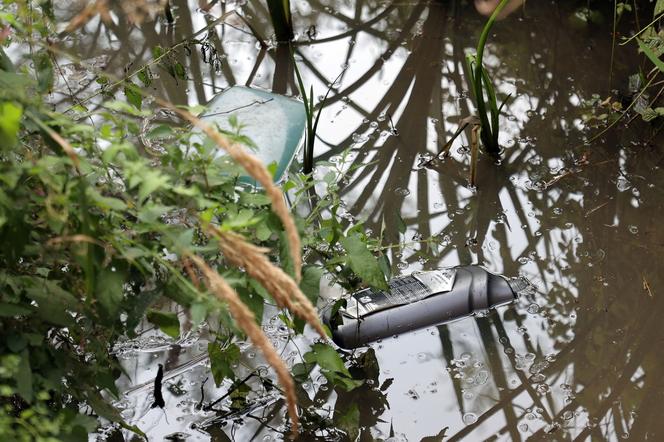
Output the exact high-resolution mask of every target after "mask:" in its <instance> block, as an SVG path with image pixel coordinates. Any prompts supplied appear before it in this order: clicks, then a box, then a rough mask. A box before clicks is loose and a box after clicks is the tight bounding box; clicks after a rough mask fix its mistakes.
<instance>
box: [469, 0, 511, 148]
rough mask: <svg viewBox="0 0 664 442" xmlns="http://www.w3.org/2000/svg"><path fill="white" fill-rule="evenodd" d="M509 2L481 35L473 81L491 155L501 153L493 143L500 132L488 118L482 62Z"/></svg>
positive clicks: (496, 14)
mask: <svg viewBox="0 0 664 442" xmlns="http://www.w3.org/2000/svg"><path fill="white" fill-rule="evenodd" d="M508 1H509V0H502V1H501V2H500V3H499V4H498V6H497V7H496V9H495V10H494V11H493V14H491V16H490V17H489V20H488V21H487V22H486V24H485V25H484V29H482V33H481V34H480V40H479V42H478V43H477V56H476V59H475V75H474V78H473V81H474V87H475V99H476V101H477V113H478V114H479V117H480V120H481V121H482V132H481V138H482V143H483V144H484V147H485V148H486V149H487V151H489V152H491V153H498V152H499V151H500V148H499V147H498V145H497V143H494V142H493V140H494V139H495V138H497V137H494V136H493V135H492V134H493V132H494V131H497V130H498V127H497V126H496V127H493V128H492V127H491V126H490V124H489V120H488V118H487V116H486V104H485V102H484V90H483V87H482V82H483V81H484V79H483V77H484V75H482V72H483V70H484V66H483V65H482V61H483V58H484V46H485V45H486V41H487V39H488V38H489V31H491V28H492V27H493V23H494V22H495V21H496V18H497V17H498V14H500V12H501V11H502V10H503V8H504V7H505V5H507V2H508Z"/></svg>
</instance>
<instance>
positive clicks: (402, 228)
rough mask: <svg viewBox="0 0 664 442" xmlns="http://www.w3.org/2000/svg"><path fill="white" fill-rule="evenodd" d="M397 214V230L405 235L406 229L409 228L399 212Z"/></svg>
mask: <svg viewBox="0 0 664 442" xmlns="http://www.w3.org/2000/svg"><path fill="white" fill-rule="evenodd" d="M395 216H396V219H397V230H398V231H399V233H401V234H402V235H403V234H404V233H406V229H408V226H406V223H405V222H404V220H403V218H402V217H401V214H400V213H399V212H396V214H395Z"/></svg>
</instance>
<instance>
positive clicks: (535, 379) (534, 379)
mask: <svg viewBox="0 0 664 442" xmlns="http://www.w3.org/2000/svg"><path fill="white" fill-rule="evenodd" d="M545 380H546V376H544V375H543V374H542V373H535V374H534V375H532V376H531V377H530V382H532V383H534V384H538V383H540V382H544V381H545Z"/></svg>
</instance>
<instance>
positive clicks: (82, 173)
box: [0, 3, 380, 440]
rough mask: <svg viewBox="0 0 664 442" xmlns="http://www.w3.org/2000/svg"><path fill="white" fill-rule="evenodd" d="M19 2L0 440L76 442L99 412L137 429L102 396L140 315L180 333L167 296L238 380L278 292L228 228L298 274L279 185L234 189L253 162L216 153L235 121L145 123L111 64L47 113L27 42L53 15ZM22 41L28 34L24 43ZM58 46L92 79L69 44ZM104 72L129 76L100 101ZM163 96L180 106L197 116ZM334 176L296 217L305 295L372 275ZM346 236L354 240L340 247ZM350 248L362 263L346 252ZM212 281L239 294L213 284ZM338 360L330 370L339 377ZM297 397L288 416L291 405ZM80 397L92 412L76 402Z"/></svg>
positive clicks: (2, 221) (7, 108) (2, 119)
mask: <svg viewBox="0 0 664 442" xmlns="http://www.w3.org/2000/svg"><path fill="white" fill-rule="evenodd" d="M25 6H26V5H25V4H24V3H22V4H21V7H20V8H18V13H19V15H18V16H13V15H12V14H13V13H10V12H7V13H6V14H4V15H2V16H0V20H6V21H7V22H8V23H10V24H11V26H12V30H13V32H15V34H14V35H13V37H12V38H13V39H15V40H14V42H17V43H18V44H17V47H18V50H14V51H13V52H12V56H13V57H16V59H15V60H13V61H14V62H12V60H10V59H9V57H7V55H6V54H5V53H4V51H3V50H2V48H0V61H2V63H0V240H2V242H3V248H2V249H1V250H0V328H1V329H2V330H3V333H2V334H1V336H0V407H2V408H3V417H2V418H1V419H0V439H2V440H40V439H44V440H48V438H51V439H53V438H60V439H66V440H87V434H88V433H89V432H91V431H93V430H94V429H95V428H96V427H97V426H98V425H99V423H100V421H99V420H97V418H101V419H102V420H105V421H112V422H116V423H118V424H119V425H121V426H123V427H125V428H127V429H131V430H132V431H135V432H136V433H138V434H142V433H141V430H140V429H138V428H136V427H134V426H132V425H131V424H130V423H127V422H125V421H124V420H123V419H122V417H121V415H120V413H119V412H118V411H117V410H116V409H114V408H113V407H112V406H111V405H110V403H109V401H110V400H112V399H114V398H117V397H118V395H119V393H120V392H119V391H118V389H117V387H116V384H115V381H116V380H117V379H118V378H119V376H121V375H122V366H121V364H120V362H119V361H118V359H117V358H116V356H115V355H114V353H113V348H114V346H115V345H116V343H118V341H119V340H121V339H126V338H132V337H135V336H136V333H137V330H138V329H137V327H138V326H139V324H140V323H141V322H142V321H143V320H144V319H147V320H148V321H149V322H151V323H152V324H154V325H155V326H156V327H157V328H159V329H160V330H161V331H162V332H163V333H164V334H165V335H166V336H169V337H171V338H172V339H178V337H179V335H180V317H179V316H178V315H176V314H175V313H173V310H175V309H173V308H172V307H173V306H175V305H177V306H180V307H183V308H184V309H187V311H188V312H189V313H190V314H191V318H192V322H193V323H194V326H196V325H198V324H200V323H201V322H203V321H204V320H205V319H206V318H208V319H209V320H210V321H211V324H210V327H211V333H212V334H213V335H216V336H224V337H228V339H224V340H223V342H224V345H223V347H220V346H219V344H218V342H220V341H222V340H219V339H218V340H217V341H216V342H214V343H212V344H211V346H209V347H208V351H209V355H210V358H211V361H212V364H211V365H212V375H213V378H214V381H215V382H216V383H220V382H221V381H222V380H223V379H224V378H228V377H234V376H235V375H234V373H233V370H232V368H231V361H233V360H235V359H237V358H238V351H237V347H236V346H235V344H234V342H237V341H240V340H243V339H245V334H249V332H248V331H247V330H250V331H251V330H256V329H258V324H256V323H255V322H256V320H258V321H260V318H261V317H262V308H263V303H264V302H265V301H266V300H268V301H270V302H275V299H276V294H275V293H272V292H271V291H269V290H267V289H266V288H265V287H264V286H263V285H262V283H261V281H259V280H257V279H256V278H253V277H252V276H250V275H249V273H248V272H247V270H246V269H247V267H246V266H242V268H240V266H238V265H236V264H234V262H233V260H232V259H231V253H230V252H229V250H228V249H224V245H223V241H224V238H226V239H228V238H233V239H234V240H235V241H240V242H241V243H242V244H243V245H244V246H245V247H249V248H250V247H251V244H255V245H259V246H261V247H264V248H265V249H267V250H270V251H271V252H270V253H269V254H266V255H265V256H264V257H265V263H266V267H268V268H269V269H271V270H273V271H276V270H275V269H279V268H281V269H285V271H286V272H287V273H290V274H293V275H295V274H296V270H295V267H296V266H295V264H294V261H295V259H294V258H293V249H292V247H291V246H292V238H291V237H289V234H288V232H287V229H286V227H285V221H284V216H285V217H289V216H290V215H289V214H288V213H285V214H284V213H281V214H280V215H278V214H277V213H275V211H273V210H272V204H274V196H275V195H276V196H277V197H279V198H281V201H282V203H283V196H282V195H281V193H280V192H277V193H274V192H273V193H272V194H268V193H266V192H263V191H252V192H249V191H248V190H247V189H246V188H241V187H238V177H239V176H240V175H242V174H245V173H246V171H245V168H244V167H243V165H247V164H248V163H242V161H234V160H233V159H232V158H231V157H228V156H219V155H218V148H219V146H218V144H219V143H220V139H221V141H223V142H232V141H233V140H235V141H245V142H248V141H249V140H245V139H244V138H243V137H242V135H241V133H240V132H241V122H237V125H234V128H235V129H237V130H235V131H234V132H233V133H229V134H227V135H228V137H225V138H224V136H223V135H222V134H219V133H218V132H216V131H214V130H213V129H211V131H212V133H207V132H206V134H207V135H208V137H203V138H202V137H201V136H200V135H197V136H196V137H193V136H192V134H191V130H190V128H189V127H186V126H184V127H178V126H176V125H173V126H171V127H168V126H164V125H158V126H156V127H153V128H149V127H148V128H142V123H143V122H144V121H145V118H146V117H148V116H150V115H151V114H152V111H151V110H147V109H146V107H147V100H144V98H145V95H146V93H145V91H144V90H143V89H142V88H141V87H140V86H139V84H140V83H143V84H144V85H145V86H147V83H149V79H150V78H151V77H150V75H149V73H148V69H147V66H142V67H139V68H138V69H136V70H135V71H134V72H133V73H132V74H128V75H127V77H126V78H121V79H119V78H113V76H112V75H111V74H110V73H106V76H105V77H104V78H106V80H105V81H102V82H99V83H98V86H97V87H99V90H97V91H96V92H95V91H92V92H91V94H92V95H91V96H90V97H88V99H89V100H88V103H89V102H91V101H92V99H91V97H92V98H94V99H96V101H95V102H94V106H90V108H92V109H94V110H90V109H89V108H88V107H85V106H83V105H81V104H80V103H81V102H82V100H81V101H78V100H77V101H76V103H78V104H74V105H72V107H71V108H70V109H68V110H67V111H65V112H61V111H58V110H53V107H52V105H51V104H49V103H47V102H46V101H45V100H43V97H44V96H45V94H47V93H48V92H49V91H50V90H52V89H55V88H57V81H56V78H57V77H56V76H55V72H56V71H55V69H54V67H53V65H52V64H51V62H50V61H51V58H50V55H51V53H50V51H51V50H54V49H50V48H42V47H41V46H40V45H39V43H38V42H37V41H33V40H29V39H31V38H32V35H33V32H39V33H40V35H41V36H42V37H43V39H42V40H43V41H46V39H47V37H48V36H50V35H52V34H53V33H54V32H55V28H56V27H55V24H54V23H53V22H52V21H50V20H49V19H48V17H41V16H37V15H36V14H38V13H39V9H32V8H28V7H25ZM22 14H27V15H22ZM28 15H29V16H28ZM37 17H40V18H41V19H40V20H35V18H37ZM28 21H30V22H31V21H34V22H35V23H38V25H37V26H35V27H34V28H30V29H29V32H28V29H27V28H26V29H23V28H21V27H20V26H19V24H20V23H21V22H28ZM15 24H16V25H15ZM2 26H4V22H0V27H2ZM27 41H30V42H31V43H32V45H27V44H25V45H22V44H21V43H22V42H27ZM171 49H172V48H171ZM164 53H167V52H164ZM58 55H59V56H62V57H71V58H72V59H73V60H74V61H75V62H76V63H80V64H81V66H84V67H86V68H88V69H90V71H91V72H92V73H93V74H95V75H97V76H99V78H102V77H101V75H102V74H101V73H100V72H99V71H96V70H94V68H93V67H91V66H86V65H85V63H84V62H83V61H82V60H79V59H77V58H76V57H75V56H72V55H69V54H65V53H63V54H58ZM160 57H161V58H160ZM155 60H166V58H165V56H163V54H162V55H159V56H158V57H156V58H155ZM153 64H154V63H153ZM16 66H19V67H18V68H17V67H16ZM176 73H177V72H176ZM146 79H147V80H146ZM137 80H138V81H137ZM110 82H112V84H113V85H115V86H116V87H117V86H120V87H121V86H125V92H129V93H128V94H126V101H117V100H113V99H110V100H109V99H108V98H109V95H110V94H105V93H103V91H102V89H103V88H105V87H107V86H105V85H108V84H111V83H110ZM163 105H164V106H171V107H172V109H173V111H174V112H176V113H179V114H180V115H185V116H189V117H191V114H192V112H193V109H183V108H176V107H174V106H172V105H170V104H168V103H164V104H163ZM189 110H191V111H192V112H189ZM189 117H188V118H189ZM81 121H85V122H87V121H91V122H93V124H83V123H81ZM190 121H195V117H191V119H190ZM314 127H315V125H314ZM220 137H221V138H220ZM229 139H230V141H229ZM143 140H149V141H154V142H155V144H157V142H158V145H159V148H158V149H155V150H154V152H148V153H146V151H145V147H146V146H145V145H144V144H143ZM229 149H230V148H229ZM231 150H232V149H231ZM234 158H235V157H234ZM241 164H243V165H241ZM249 166H251V164H249ZM264 172H265V175H266V176H268V175H269V174H268V172H267V171H264ZM339 179H340V177H339V175H338V174H335V173H332V175H331V176H329V175H328V176H326V177H325V179H324V181H325V183H327V184H328V185H329V187H328V195H326V197H325V198H322V199H321V200H320V201H319V202H318V203H316V204H314V206H313V210H312V213H311V215H310V219H308V220H307V221H308V222H306V221H305V220H303V219H301V218H297V217H296V219H295V222H294V224H293V225H294V226H295V225H297V226H299V230H300V234H301V237H302V242H303V244H304V245H305V247H306V248H307V249H308V250H311V251H312V252H313V253H312V255H313V256H314V257H315V258H312V262H311V263H310V265H309V266H307V267H305V269H304V272H303V279H302V283H301V285H300V287H301V289H302V290H305V291H307V292H308V294H309V295H310V298H309V301H308V302H310V301H311V300H315V297H316V295H317V293H316V292H317V287H318V282H319V280H320V276H321V275H322V273H323V268H324V269H326V270H327V271H328V272H331V273H334V274H335V276H336V278H337V279H338V281H339V282H340V283H341V284H342V285H344V286H345V287H352V286H354V285H356V284H358V283H359V282H360V280H361V278H366V279H367V281H366V282H367V283H370V284H374V283H375V281H380V279H379V278H377V276H376V274H375V270H376V269H379V267H378V261H377V259H376V258H375V256H376V249H377V248H378V247H379V244H378V243H377V242H376V241H375V240H372V239H370V238H368V237H366V236H365V235H360V231H361V230H362V225H361V224H357V225H355V226H352V227H351V228H350V229H349V228H348V225H347V224H344V223H342V222H341V221H340V219H339V218H338V217H337V216H336V207H338V205H339V204H340V203H339V201H340V199H339V196H338V192H337V191H338V187H335V186H338V184H337V183H338V181H339ZM268 181H269V182H270V183H271V179H269V177H268ZM318 184H320V183H316V182H314V181H313V180H311V179H310V178H308V177H305V176H303V175H300V174H295V175H294V176H293V177H292V178H291V179H289V180H287V181H286V183H285V184H284V188H285V189H287V190H292V191H293V192H294V193H295V194H296V198H305V197H306V195H307V194H308V190H309V189H311V188H312V186H315V185H318ZM273 190H274V189H272V190H271V191H273ZM288 219H290V218H288ZM291 222H293V220H292V219H291ZM315 224H318V225H319V226H320V225H324V226H325V228H324V229H315V228H313V227H312V226H313V225H315ZM224 235H226V236H224ZM345 237H353V238H355V239H356V241H358V242H359V243H360V244H362V245H363V246H364V248H361V247H358V245H357V244H353V247H354V248H353V250H348V251H344V250H342V249H341V248H340V247H335V246H336V245H337V244H338V243H339V241H340V239H341V238H345ZM355 249H357V250H355ZM252 250H254V249H252ZM259 250H261V252H260V253H263V252H262V250H263V249H259ZM347 252H348V253H347ZM349 253H350V256H347V255H348V254H349ZM360 258H362V259H364V260H365V261H369V262H368V263H367V262H363V263H362V266H358V265H357V264H354V262H358V260H359V259H360ZM371 262H374V263H375V268H373V269H372V268H371ZM353 270H355V272H356V273H357V274H358V275H359V278H358V277H357V276H356V275H355V274H354V273H353ZM286 279H288V275H286ZM224 284H226V285H224ZM220 287H222V288H223V291H224V293H226V294H228V293H229V292H231V293H235V294H237V298H238V299H235V298H229V297H228V296H226V297H223V296H219V293H220V292H221V291H222V290H221V289H220ZM293 287H294V288H297V285H296V284H295V283H293V286H292V287H291V288H293ZM313 287H316V290H314V289H313ZM217 296H218V297H217ZM305 300H306V299H305ZM299 305H302V304H301V303H300V304H299ZM242 306H243V307H242ZM179 310H182V309H179ZM238 311H240V312H241V313H242V314H243V315H244V316H241V315H236V314H235V313H236V312H238ZM229 313H231V314H232V315H233V317H231V314H229ZM252 314H253V315H252ZM291 316H292V315H291V313H289V312H287V311H285V312H284V314H283V317H284V318H285V319H286V321H285V322H286V323H287V324H288V325H289V326H292V327H293V329H294V330H295V331H296V332H301V331H302V328H303V326H304V324H303V323H300V324H299V325H298V323H297V322H296V321H295V320H292V317H291ZM252 320H253V321H254V324H250V323H248V322H251V321H252ZM252 325H253V329H252V327H251V326H252ZM250 337H252V336H251V335H250ZM252 338H253V337H252ZM316 349H317V353H318V354H321V355H325V358H324V360H325V361H328V362H329V361H332V362H335V361H336V360H335V359H334V357H333V355H332V353H333V352H334V350H333V349H332V348H331V347H329V345H327V344H322V343H321V344H318V347H316ZM276 359H277V361H278V360H279V359H278V357H277V358H276ZM273 362H274V360H272V362H271V363H273ZM335 364H336V365H335V366H334V370H333V371H336V372H340V373H341V374H342V376H341V377H339V382H340V383H343V384H347V385H350V384H349V382H350V381H349V380H348V379H347V376H345V372H344V370H343V368H342V367H341V366H340V365H339V364H338V361H336V362H335ZM146 368H147V367H146ZM328 371H329V370H328ZM282 374H283V373H282ZM286 375H288V373H286ZM280 379H281V378H280ZM335 379H336V378H335ZM351 383H352V382H351ZM289 399H292V398H290V397H289ZM292 405H293V408H291V409H290V411H291V417H293V415H296V413H293V412H294V411H295V408H294V403H293V404H292ZM81 409H85V410H89V412H90V413H89V414H90V416H86V415H83V414H79V410H81Z"/></svg>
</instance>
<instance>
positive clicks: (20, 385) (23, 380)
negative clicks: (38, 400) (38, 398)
mask: <svg viewBox="0 0 664 442" xmlns="http://www.w3.org/2000/svg"><path fill="white" fill-rule="evenodd" d="M16 389H17V391H18V394H19V395H21V397H22V398H23V399H25V400H26V401H27V402H32V394H33V392H32V369H31V368H30V355H29V354H28V351H27V350H24V351H23V353H21V362H20V363H19V366H18V371H17V373H16Z"/></svg>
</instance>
